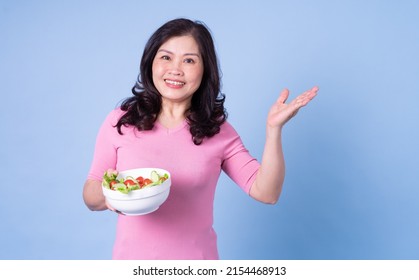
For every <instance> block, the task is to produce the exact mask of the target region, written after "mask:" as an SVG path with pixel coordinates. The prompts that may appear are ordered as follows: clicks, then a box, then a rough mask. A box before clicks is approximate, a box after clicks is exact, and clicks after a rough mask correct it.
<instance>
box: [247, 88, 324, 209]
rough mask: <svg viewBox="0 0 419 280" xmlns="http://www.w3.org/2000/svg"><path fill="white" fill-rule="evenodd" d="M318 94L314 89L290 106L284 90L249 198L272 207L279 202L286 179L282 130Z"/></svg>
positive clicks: (272, 114)
mask: <svg viewBox="0 0 419 280" xmlns="http://www.w3.org/2000/svg"><path fill="white" fill-rule="evenodd" d="M317 91H318V88H317V87H313V88H312V89H311V90H308V91H306V92H304V93H302V94H301V95H299V96H298V97H297V98H295V99H294V100H292V101H291V102H290V103H289V104H285V101H286V100H287V98H288V96H289V91H288V90H287V89H285V90H283V91H282V92H281V94H280V96H279V98H278V100H277V101H276V102H275V104H274V105H273V106H272V108H271V110H270V111H269V114H268V119H267V122H266V142H265V147H264V151H263V155H262V161H261V166H260V168H259V171H258V174H257V175H256V179H255V181H254V182H253V185H252V188H251V189H250V196H251V197H253V198H254V199H256V200H259V201H261V202H264V203H269V204H275V203H276V202H277V201H278V199H279V196H280V194H281V191H282V184H283V182H284V178H285V160H284V154H283V151H282V142H281V134H282V127H283V126H284V125H285V123H287V122H288V121H289V120H290V119H291V118H292V117H294V116H295V115H296V114H297V112H298V110H299V109H300V108H301V107H303V106H305V105H307V104H308V103H309V102H310V101H311V100H312V99H313V98H314V97H315V96H316V95H317Z"/></svg>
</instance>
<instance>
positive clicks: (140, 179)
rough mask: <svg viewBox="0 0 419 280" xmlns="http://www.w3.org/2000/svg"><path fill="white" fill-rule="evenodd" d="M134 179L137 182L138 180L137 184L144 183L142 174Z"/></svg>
mask: <svg viewBox="0 0 419 280" xmlns="http://www.w3.org/2000/svg"><path fill="white" fill-rule="evenodd" d="M135 180H137V182H138V184H140V186H141V185H143V184H144V178H143V177H142V176H140V177H137V179H135Z"/></svg>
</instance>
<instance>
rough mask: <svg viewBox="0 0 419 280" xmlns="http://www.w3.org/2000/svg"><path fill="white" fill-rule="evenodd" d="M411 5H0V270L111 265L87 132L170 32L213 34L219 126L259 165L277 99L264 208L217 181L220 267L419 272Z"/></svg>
mask: <svg viewBox="0 0 419 280" xmlns="http://www.w3.org/2000/svg"><path fill="white" fill-rule="evenodd" d="M418 14H419V2H418V1H408V0H404V1H378V0H377V1H374V0H371V1H364V0H362V1H361V0H345V1H326V0H320V1H309V0H297V1H262V0H258V1H250V0H246V1H205V2H204V1H201V2H199V1H182V0H179V1H166V0H164V1H133V0H127V1H23V0H13V1H12V0H9V1H6V0H1V1H0V94H1V110H0V120H1V128H2V129H1V138H0V156H1V161H0V165H1V173H2V177H3V178H2V184H1V196H0V227H1V233H0V234H1V238H0V259H109V258H111V250H112V246H113V239H114V229H115V221H116V215H114V214H113V213H111V212H110V211H104V212H90V211H89V210H87V208H86V207H85V205H84V203H83V200H82V187H83V184H84V181H85V178H86V175H87V172H88V169H89V167H90V162H91V159H92V153H93V148H94V142H95V137H96V133H97V130H98V128H99V126H100V124H101V123H102V121H103V119H104V117H105V116H106V114H107V113H108V112H109V111H110V110H112V109H113V108H114V107H115V106H116V105H117V104H118V103H119V102H120V101H121V100H122V99H123V98H125V97H127V96H129V95H130V89H131V86H132V85H133V83H134V82H135V79H136V76H137V73H138V67H139V61H140V56H141V54H142V51H143V47H144V44H145V42H146V40H147V39H148V38H149V36H150V35H151V34H152V32H154V31H155V29H156V28H158V27H159V26H160V25H161V24H163V23H164V22H166V21H167V20H170V19H173V18H176V17H188V18H192V19H200V20H202V21H204V22H205V23H206V24H207V25H208V26H209V28H210V29H211V31H212V33H213V35H214V39H215V43H216V47H217V51H218V55H219V59H220V65H221V69H222V72H223V92H224V93H225V94H226V96H227V101H226V106H227V109H228V111H229V114H230V117H229V120H230V122H231V123H232V124H233V125H234V126H235V128H236V129H237V131H238V132H239V133H240V135H241V136H242V139H243V141H244V143H245V145H246V146H247V148H248V149H249V150H250V151H251V153H252V154H253V155H254V156H255V157H257V158H258V159H260V158H261V155H262V149H263V145H264V136H265V119H266V115H267V111H268V110H269V108H270V106H271V104H272V103H273V102H274V101H275V100H276V98H277V95H278V93H279V92H280V91H281V89H283V88H284V87H287V88H289V89H290V91H291V98H292V97H295V96H296V95H297V94H299V93H301V92H303V91H304V90H306V89H308V88H310V87H312V86H313V85H318V86H319V87H320V92H319V95H318V96H317V97H316V99H315V100H314V101H313V102H312V103H310V105H309V106H308V107H305V108H304V109H303V110H301V111H300V112H299V114H298V115H297V116H296V118H295V119H293V120H292V121H291V122H290V123H288V124H287V126H286V127H285V128H284V136H283V142H284V143H283V144H284V151H285V156H286V161H287V175H286V179H285V184H284V190H283V193H282V196H281V198H280V201H279V203H278V204H277V205H275V206H271V205H264V204H261V203H258V202H256V201H253V200H252V199H250V198H249V197H247V196H246V195H245V194H244V193H243V192H242V191H241V190H240V189H239V188H238V187H237V186H235V185H234V183H232V181H231V180H230V179H229V178H228V177H226V176H225V175H222V176H221V178H220V181H219V186H218V189H217V193H216V200H215V225H214V226H215V228H216V230H217V232H218V236H219V250H220V256H221V258H222V259H419V190H418V187H419V172H418V169H419V145H418V143H419V125H418V119H419V109H418V104H419V80H418V77H419V75H418V74H419V71H418V70H419V54H418V50H419V28H418V27H419V20H418V17H417V16H418Z"/></svg>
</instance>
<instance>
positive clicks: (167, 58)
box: [161, 55, 170, 60]
mask: <svg viewBox="0 0 419 280" xmlns="http://www.w3.org/2000/svg"><path fill="white" fill-rule="evenodd" d="M161 59H163V60H170V57H169V56H168V55H163V56H162V57H161Z"/></svg>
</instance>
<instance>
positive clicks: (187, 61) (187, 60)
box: [184, 58, 195, 63]
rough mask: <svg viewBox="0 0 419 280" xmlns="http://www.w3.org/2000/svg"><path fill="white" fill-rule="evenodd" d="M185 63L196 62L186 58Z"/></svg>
mask: <svg viewBox="0 0 419 280" xmlns="http://www.w3.org/2000/svg"><path fill="white" fill-rule="evenodd" d="M184 61H185V62H186V63H194V62H195V60H193V59H192V58H186V59H185V60H184Z"/></svg>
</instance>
